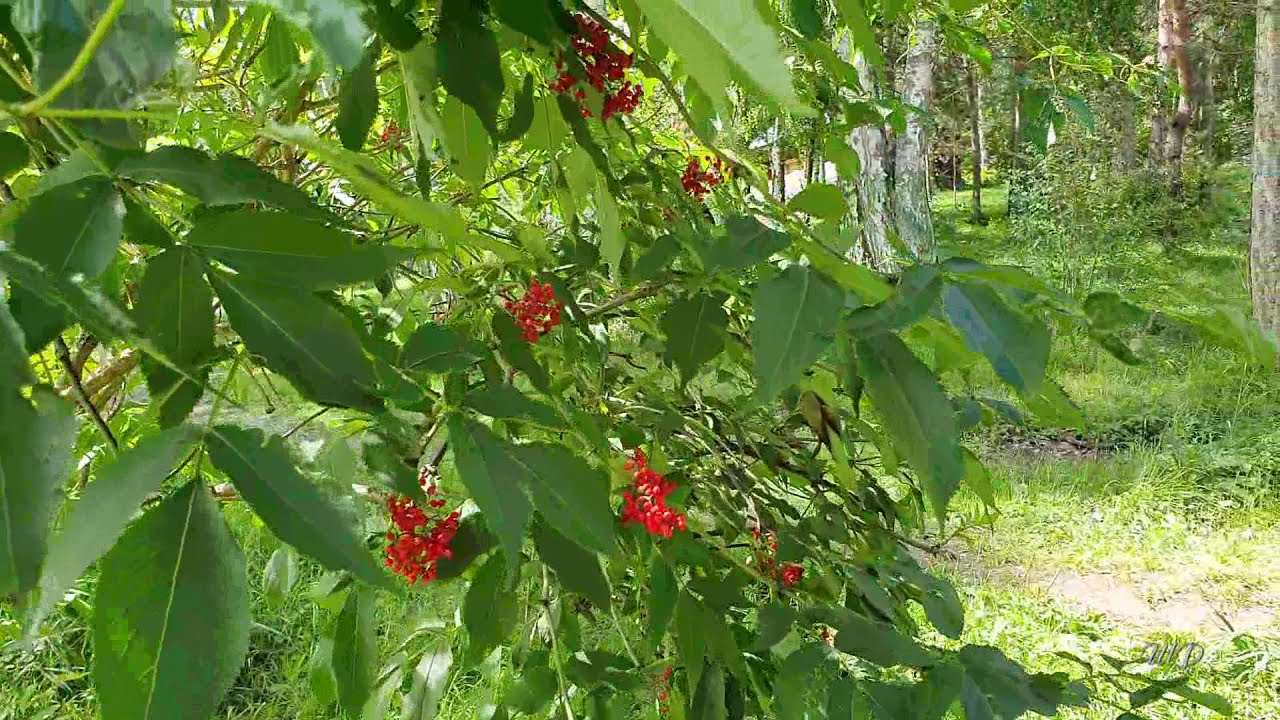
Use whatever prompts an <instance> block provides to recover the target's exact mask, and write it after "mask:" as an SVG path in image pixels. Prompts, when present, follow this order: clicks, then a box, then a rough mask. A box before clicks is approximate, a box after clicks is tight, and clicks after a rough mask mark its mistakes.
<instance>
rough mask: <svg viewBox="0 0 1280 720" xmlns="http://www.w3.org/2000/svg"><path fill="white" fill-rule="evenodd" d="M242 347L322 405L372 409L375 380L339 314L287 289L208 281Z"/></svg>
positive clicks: (375, 405) (311, 297)
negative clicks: (372, 389)
mask: <svg viewBox="0 0 1280 720" xmlns="http://www.w3.org/2000/svg"><path fill="white" fill-rule="evenodd" d="M210 279H211V280H212V281H213V287H214V289H215V290H217V292H218V297H219V298H220V299H221V300H222V307H223V309H225V310H226V312H227V315H228V316H229V317H230V318H231V326H232V327H233V328H235V330H236V331H237V332H239V333H240V337H241V339H242V340H244V344H245V347H247V348H248V349H249V350H250V351H251V352H253V353H254V354H256V355H260V356H261V357H262V358H263V360H264V361H265V363H266V366H267V367H268V368H271V369H272V370H274V371H275V372H278V373H280V374H281V375H284V376H285V377H287V378H289V381H290V382H292V383H293V384H294V386H295V387H297V388H298V390H299V392H301V393H302V395H303V396H304V397H306V398H307V399H309V400H312V401H314V402H317V403H320V404H322V405H337V406H341V407H351V408H357V409H360V410H370V411H372V410H377V409H380V408H381V407H382V402H381V401H380V400H379V399H378V398H377V397H376V396H375V395H374V394H373V393H372V391H371V388H374V387H376V385H377V380H376V379H375V377H374V374H373V365H372V363H370V362H369V359H368V358H367V357H366V356H365V354H364V350H363V349H362V348H361V347H360V338H359V336H358V335H356V332H355V330H354V329H353V328H352V327H351V324H350V322H349V321H348V320H347V318H346V317H344V316H343V315H342V313H340V312H338V311H337V310H336V309H334V307H333V306H332V305H330V304H328V303H326V302H324V301H323V300H321V299H320V298H319V297H317V296H315V295H312V294H310V293H306V292H297V291H295V290H291V289H289V288H285V287H280V286H278V285H271V284H267V283H261V282H255V281H252V280H249V279H247V278H242V277H236V278H232V277H230V276H227V275H223V274H215V275H213V276H211V277H210Z"/></svg>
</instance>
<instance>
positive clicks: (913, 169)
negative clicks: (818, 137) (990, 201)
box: [893, 19, 938, 261]
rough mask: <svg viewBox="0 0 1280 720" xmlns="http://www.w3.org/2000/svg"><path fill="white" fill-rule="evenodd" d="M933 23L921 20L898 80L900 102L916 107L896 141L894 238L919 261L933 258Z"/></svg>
mask: <svg viewBox="0 0 1280 720" xmlns="http://www.w3.org/2000/svg"><path fill="white" fill-rule="evenodd" d="M937 33H938V26H937V23H936V22H935V21H934V20H932V19H922V20H920V22H919V23H918V24H917V25H916V37H915V41H914V42H913V43H912V44H911V49H910V50H909V51H908V52H907V61H906V69H905V70H904V71H903V79H902V101H903V102H904V103H906V104H908V105H911V106H914V107H915V108H918V109H919V111H912V112H911V114H910V116H909V117H908V119H907V130H906V132H905V133H903V134H902V137H901V138H900V139H899V140H898V151H897V155H896V160H895V163H894V165H895V177H894V188H893V191H894V200H895V201H896V202H895V204H894V209H895V213H894V226H895V228H896V229H897V231H898V237H900V238H901V239H902V241H903V242H904V243H905V244H906V246H907V247H908V248H909V249H910V250H911V252H912V253H914V254H915V255H917V256H918V257H920V258H921V259H923V260H926V261H929V260H932V259H933V258H934V244H933V217H932V215H931V213H930V209H929V138H928V122H929V117H928V115H927V113H928V111H929V100H930V95H931V94H932V92H933V55H934V50H935V47H936V45H937Z"/></svg>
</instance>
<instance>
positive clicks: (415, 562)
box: [386, 474, 461, 585]
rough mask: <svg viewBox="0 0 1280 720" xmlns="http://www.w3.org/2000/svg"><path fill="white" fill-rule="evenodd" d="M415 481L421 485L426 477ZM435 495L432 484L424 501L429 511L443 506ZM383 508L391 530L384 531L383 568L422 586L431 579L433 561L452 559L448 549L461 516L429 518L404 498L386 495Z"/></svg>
mask: <svg viewBox="0 0 1280 720" xmlns="http://www.w3.org/2000/svg"><path fill="white" fill-rule="evenodd" d="M418 482H419V483H420V484H422V485H424V486H425V485H426V484H427V478H426V475H425V474H424V475H422V476H420V477H419V478H418ZM439 493H440V489H439V488H437V487H436V486H435V485H431V486H430V487H427V495H428V496H430V497H431V499H430V500H428V501H427V506H428V509H429V510H431V511H434V510H439V509H440V508H442V507H444V506H445V501H444V500H443V499H441V498H440V497H437V496H438V495H439ZM387 509H388V510H390V511H391V523H392V525H394V526H395V527H394V529H391V530H388V531H387V559H386V566H387V567H389V568H391V571H392V572H394V573H396V574H397V575H402V576H404V578H405V579H406V580H408V581H409V584H413V583H416V582H417V581H418V580H422V582H423V584H424V585H425V584H426V583H429V582H431V581H432V580H435V579H436V562H437V561H438V560H439V559H440V558H451V557H453V550H452V549H451V548H450V546H451V545H452V543H453V536H454V535H456V534H457V533H458V521H459V519H460V518H461V515H460V514H459V513H458V511H456V510H455V511H453V512H451V513H449V514H448V515H445V516H443V517H435V518H432V517H430V516H429V515H428V514H427V512H425V511H423V509H422V508H420V507H418V506H417V505H416V504H415V503H414V502H413V500H412V499H411V498H409V496H407V495H390V496H388V498H387Z"/></svg>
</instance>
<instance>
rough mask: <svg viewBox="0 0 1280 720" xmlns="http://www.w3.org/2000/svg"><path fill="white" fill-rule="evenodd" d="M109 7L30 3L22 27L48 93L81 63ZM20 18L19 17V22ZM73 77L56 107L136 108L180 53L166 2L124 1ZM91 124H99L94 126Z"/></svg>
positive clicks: (37, 74)
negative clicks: (112, 23)
mask: <svg viewBox="0 0 1280 720" xmlns="http://www.w3.org/2000/svg"><path fill="white" fill-rule="evenodd" d="M105 8H106V6H105V5H103V4H101V3H90V2H57V3H40V4H34V3H33V4H27V5H26V6H25V7H24V10H26V12H24V13H23V15H24V16H25V17H23V19H22V21H20V27H21V29H22V31H23V33H24V34H25V35H26V36H27V39H28V40H29V41H30V43H31V48H32V49H33V50H34V51H35V72H34V73H33V76H34V77H33V79H34V81H35V83H34V84H35V86H36V89H37V90H39V91H42V92H43V91H47V90H49V88H51V87H52V86H53V85H54V84H56V83H57V82H58V81H59V80H60V79H61V78H62V76H63V75H64V74H65V73H67V72H68V71H70V70H72V68H76V67H77V61H79V58H78V55H79V53H80V48H81V47H82V46H83V45H84V44H85V42H86V41H87V40H88V39H89V37H90V35H91V34H92V33H93V30H94V28H95V27H96V26H97V22H98V19H99V17H100V16H101V13H102V12H103V11H104V10H105ZM16 19H17V18H15V20H16ZM100 40H101V41H102V42H101V44H100V45H98V46H97V49H96V50H95V51H94V52H93V54H91V55H90V56H88V58H86V59H87V60H88V62H87V64H83V65H81V66H80V67H79V68H77V69H78V72H76V73H75V74H74V75H73V76H72V77H74V78H76V79H75V82H73V83H72V84H71V86H70V87H68V88H67V89H66V91H65V92H63V93H62V94H61V95H59V96H58V99H57V101H56V102H55V103H54V105H55V107H76V108H108V109H109V108H123V107H126V106H129V107H132V105H133V103H135V102H136V101H137V100H138V99H139V97H140V96H141V95H142V93H143V92H144V91H146V90H147V89H148V88H149V87H150V86H151V85H152V83H155V82H157V81H159V80H160V78H162V77H164V75H165V74H166V73H168V72H169V69H170V67H171V65H172V64H173V58H174V53H175V51H176V49H177V48H176V44H177V43H176V40H177V33H176V31H175V29H174V21H173V8H172V7H171V4H170V3H169V2H167V1H163V0H153V1H151V2H132V3H126V4H125V5H124V7H123V9H122V11H121V13H120V15H119V16H118V17H117V18H116V21H115V26H114V28H113V31H112V32H109V33H107V34H106V35H105V36H103V37H102V38H100ZM90 127H93V128H99V129H100V128H101V126H100V125H96V124H92V125H90Z"/></svg>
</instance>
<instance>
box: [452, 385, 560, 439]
mask: <svg viewBox="0 0 1280 720" xmlns="http://www.w3.org/2000/svg"><path fill="white" fill-rule="evenodd" d="M463 404H464V405H466V406H467V407H469V408H471V409H472V410H475V411H476V412H479V413H483V414H485V415H488V416H489V417H492V418H518V419H521V420H528V421H530V422H533V423H537V424H538V425H542V426H543V427H547V428H563V427H564V426H565V422H564V418H562V417H560V413H559V412H557V411H556V409H555V408H553V407H551V406H550V405H548V404H546V403H544V402H539V401H537V400H533V399H531V398H529V397H528V396H527V395H525V394H524V393H522V392H520V391H519V390H517V389H516V388H515V387H513V386H511V385H507V384H506V383H489V384H485V385H483V386H481V387H479V388H476V389H475V390H472V391H471V392H469V393H467V397H466V399H465V400H464V401H463Z"/></svg>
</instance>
